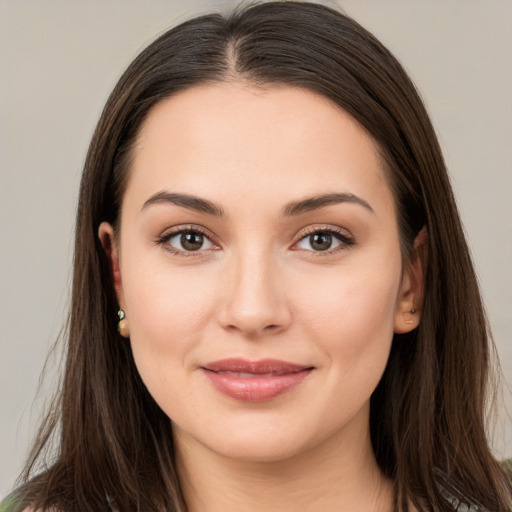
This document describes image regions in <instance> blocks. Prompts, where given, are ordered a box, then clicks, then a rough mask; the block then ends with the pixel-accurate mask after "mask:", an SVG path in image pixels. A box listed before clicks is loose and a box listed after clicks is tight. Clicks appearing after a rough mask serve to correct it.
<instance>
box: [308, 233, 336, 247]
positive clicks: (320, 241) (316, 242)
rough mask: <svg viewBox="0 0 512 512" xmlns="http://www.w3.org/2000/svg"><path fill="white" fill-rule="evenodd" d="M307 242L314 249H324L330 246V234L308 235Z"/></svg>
mask: <svg viewBox="0 0 512 512" xmlns="http://www.w3.org/2000/svg"><path fill="white" fill-rule="evenodd" d="M309 243H310V244H311V247H312V248H313V249H314V250H315V251H326V250H327V249H330V248H331V245H332V236H331V235H330V234H329V233H314V234H313V235H310V236H309Z"/></svg>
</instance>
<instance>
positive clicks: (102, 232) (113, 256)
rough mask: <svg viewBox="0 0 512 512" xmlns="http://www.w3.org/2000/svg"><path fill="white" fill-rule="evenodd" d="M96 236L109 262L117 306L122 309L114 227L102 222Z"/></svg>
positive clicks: (123, 304) (122, 301)
mask: <svg viewBox="0 0 512 512" xmlns="http://www.w3.org/2000/svg"><path fill="white" fill-rule="evenodd" d="M98 237H99V239H100V241H101V245H102V246H103V249H104V250H105V253H106V254H107V258H108V260H109V263H110V270H111V272H112V277H113V280H114V289H115V292H116V297H117V303H118V304H119V307H120V308H121V309H123V310H124V309H125V302H124V295H123V285H122V282H121V271H120V266H119V252H118V248H117V242H116V239H115V234H114V228H113V227H112V226H111V225H110V224H109V223H108V222H102V223H101V224H100V227H99V228H98Z"/></svg>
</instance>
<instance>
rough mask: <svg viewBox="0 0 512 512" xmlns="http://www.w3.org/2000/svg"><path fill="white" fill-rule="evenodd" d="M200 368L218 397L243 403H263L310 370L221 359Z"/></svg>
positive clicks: (274, 362)
mask: <svg viewBox="0 0 512 512" xmlns="http://www.w3.org/2000/svg"><path fill="white" fill-rule="evenodd" d="M200 369H201V370H202V371H203V373H204V374H205V375H206V377H208V379H209V381H210V382H211V384H213V386H214V388H215V389H216V390H217V391H220V392H221V393H222V394H224V395H227V396H229V397H231V398H234V399H235V400H240V401H245V402H265V401H267V400H271V399H273V398H276V397H277V396H279V395H282V394H283V393H286V392H287V391H290V390H292V389H293V388H295V387H296V386H298V385H299V384H300V383H301V382H302V381H303V380H304V379H305V378H306V377H307V376H308V375H310V374H311V372H312V371H313V370H314V367H313V366H306V365H299V364H295V363H289V362H286V361H279V360H276V359H264V360H260V361H248V360H245V359H223V360H220V361H214V362H212V363H208V364H206V365H204V366H201V368H200Z"/></svg>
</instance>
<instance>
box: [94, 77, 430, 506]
mask: <svg viewBox="0 0 512 512" xmlns="http://www.w3.org/2000/svg"><path fill="white" fill-rule="evenodd" d="M133 156H134V158H133V163H132V167H131V169H130V175H129V180H128V186H127V189H126V193H125V196H124V198H123V202H122V210H121V230H120V237H119V238H115V236H114V233H113V230H112V227H111V226H110V225H109V224H106V223H103V224H102V225H101V227H100V230H99V236H100V238H101V240H102V243H103V245H104V247H105V249H106V251H107V253H108V255H109V257H110V261H111V265H112V270H113V275H114V280H115V288H116V294H117V297H118V302H119V304H120V306H121V307H122V309H123V310H124V311H125V312H126V322H125V331H124V333H125V335H126V337H129V338H130V343H131V346H132V349H133V354H134V358H135V362H136V364H137V368H138V370H139V372H140V374H141V377H142V379H143V380H144V382H145V384H146V386H147V388H148V390H149V392H150V393H151V394H152V396H153V397H154V398H155V400H156V401H157V403H158V404H159V405H160V407H161V408H162V409H163V410H164V411H165V412H166V414H167V415H168V416H169V418H170V420H171V421H172V423H173V427H174V433H175V444H176V450H177V464H178V471H179V474H180V478H181V480H182V482H183V489H184V493H185V497H186V501H187V506H188V510H189V512H220V511H222V512H230V511H237V512H240V511H244V512H250V511H261V510H272V511H278V512H287V511H292V510H293V511H296V510H297V508H298V506H299V507H300V510H302V511H305V512H309V511H311V512H312V511H318V510H322V511H323V512H331V511H332V512H339V511H340V510H350V511H352V512H359V511H361V512H363V511H364V512H368V511H379V512H382V511H384V512H385V511H388V510H389V511H391V510H392V509H393V502H394V494H393V486H392V484H391V482H390V481H389V480H388V479H387V478H386V477H385V476H384V475H383V474H382V472H381V471H380V470H379V468H378V466H377V464H376V461H375V457H374V454H373V450H372V446H371V442H370V435H369V400H370V396H371V394H372V392H373V390H374V389H375V387H376V386H377V384H378V382H379V380H380V377H381V375H382V372H383V371H384V368H385V365H386V362H387V358H388V355H389V350H390V346H391V340H392V337H393V333H394V332H408V331H410V330H412V329H414V328H415V327H416V326H417V325H418V323H419V320H420V317H421V314H420V306H421V299H422V279H423V278H422V276H423V271H422V263H421V259H420V258H419V257H418V256H415V257H413V259H412V262H411V263H410V264H408V265H407V266H406V267H404V265H403V262H402V259H401V253H400V244H399V233H398V227H397V220H396V211H395V205H394V200H393V197H392V194H391V191H390V188H389V185H388V183H387V179H386V176H385V173H384V171H383V168H382V165H381V162H380V159H379V156H378V153H377V151H376V148H375V145H374V142H373V141H372V139H371V138H370V137H369V136H368V134H367V133H366V132H365V131H364V130H363V129H362V128H361V127H360V126H359V125H358V124H357V123H356V122H355V121H354V120H353V119H352V118H351V117H350V116H349V115H348V114H346V113H345V112H344V111H342V110H341V109H339V108H338V107H336V106H335V105H333V104H332V103H331V102H330V101H329V100H327V99H325V98H323V97H321V96H318V95H316V94H314V93H311V92H309V91H305V90H302V89H297V88H290V87H275V86H274V87H269V88H267V89H264V90H263V89H256V88H254V87H252V86H250V85H247V84H243V83H222V84H214V85H208V86H200V87H195V88H191V89H188V90H186V91H184V92H182V93H179V94H177V95H176V96H174V97H172V98H170V99H167V100H164V101H162V102H161V103H160V104H158V105H157V106H156V107H155V108H154V109H153V110H152V111H151V112H150V114H149V116H148V118H147V119H146V121H145V123H144V125H143V127H142V128H141V131H140V133H139V137H138V141H137V144H136V147H135V149H134V155H133ZM333 192H335V193H337V196H336V198H333V197H332V193H333ZM176 194H181V195H180V196H179V197H180V199H179V200H177V199H176V198H177V197H178V196H177V195H176ZM329 194H331V197H330V199H328V200H324V201H323V203H322V204H319V202H318V201H317V202H316V204H315V207H314V208H312V207H311V205H312V201H309V203H304V202H303V201H304V200H305V199H311V198H316V199H318V198H319V197H324V199H325V198H326V197H327V196H328V195H329ZM184 195H185V196H187V198H188V199H190V197H194V198H199V199H201V200H206V201H208V203H206V207H205V204H204V203H202V206H201V208H200V209H197V208H196V207H197V205H198V204H199V203H198V202H197V201H196V202H195V203H190V201H188V203H187V204H184V203H183V197H184ZM301 201H302V204H301V205H300V206H301V208H298V207H297V203H298V202H301ZM313 202H314V201H313ZM212 204H213V205H214V207H212V206H211V205H212ZM293 204H294V205H295V209H294V206H293ZM194 205H195V206H194ZM308 205H309V206H308ZM298 210H300V211H298ZM180 230H181V231H180ZM183 232H186V233H187V234H188V235H190V236H191V237H192V238H190V240H192V243H191V244H190V243H188V242H187V240H188V239H187V240H186V239H185V238H184V233H183ZM188 235H187V236H188ZM425 236H426V235H425V234H424V233H423V234H422V235H420V236H419V238H418V240H417V242H416V245H417V246H418V247H420V246H421V245H422V244H424V243H425ZM315 237H316V238H315ZM184 244H185V245H184ZM411 310H412V311H413V313H411ZM127 342H128V341H127ZM226 358H240V359H244V360H250V361H261V360H264V359H274V360H275V359H277V360H280V361H286V362H291V363H293V364H296V365H301V366H304V367H306V368H307V376H306V377H305V378H304V379H303V380H302V381H301V382H300V383H299V384H298V385H296V386H294V387H292V388H291V389H289V390H286V391H284V392H282V393H280V394H279V395H278V396H276V397H272V398H269V399H262V400H252V399H247V398H243V399H241V398H234V397H233V396H230V395H226V393H224V392H221V391H219V389H217V388H216V387H215V386H214V385H212V382H211V379H210V376H211V372H210V371H209V370H207V369H205V367H207V366H208V364H209V363H210V362H212V361H219V360H223V359H226ZM209 372H210V373H209ZM237 378H238V377H237ZM240 378H242V377H241V376H240ZM243 378H251V377H248V376H247V375H245V376H244V377H243Z"/></svg>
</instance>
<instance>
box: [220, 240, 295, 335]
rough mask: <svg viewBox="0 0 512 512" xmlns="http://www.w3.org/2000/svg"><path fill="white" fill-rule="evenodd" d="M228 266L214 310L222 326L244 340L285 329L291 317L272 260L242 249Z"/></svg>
mask: <svg viewBox="0 0 512 512" xmlns="http://www.w3.org/2000/svg"><path fill="white" fill-rule="evenodd" d="M230 263H232V264H231V265H230V267H229V270H227V271H226V273H225V276H224V277H225V280H224V286H223V290H222V292H221V298H220V303H219V309H218V320H219V323H220V324H221V325H222V327H223V328H224V329H227V330H229V331H232V332H238V333H239V334H241V335H243V336H244V337H246V338H248V339H258V338H262V337H264V336H268V335H269V334H276V333H279V332H281V331H283V330H285V329H286V328H287V327H288V326H289V324H290V322H291V316H292V315H291V311H290V308H289V304H288V302H287V300H286V298H285V296H286V294H285V291H286V290H285V289H284V288H285V284H284V283H283V280H282V279H280V278H279V276H280V274H281V275H282V272H280V269H279V268H278V263H277V262H276V261H275V259H273V258H272V257H270V256H269V255H268V254H265V253H264V252H263V251H259V252H256V251H250V250H246V251H244V253H243V254H238V255H237V256H236V257H235V258H234V261H232V262H230Z"/></svg>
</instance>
